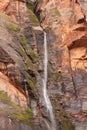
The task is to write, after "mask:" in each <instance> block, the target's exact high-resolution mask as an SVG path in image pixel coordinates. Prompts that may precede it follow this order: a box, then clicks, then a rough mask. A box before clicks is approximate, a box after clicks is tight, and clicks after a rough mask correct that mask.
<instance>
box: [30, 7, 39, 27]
mask: <svg viewBox="0 0 87 130" xmlns="http://www.w3.org/2000/svg"><path fill="white" fill-rule="evenodd" d="M28 14H29V19H30V21H31V23H32V24H33V25H35V26H40V23H39V21H38V19H37V17H36V16H35V14H34V13H33V12H32V10H30V9H28Z"/></svg>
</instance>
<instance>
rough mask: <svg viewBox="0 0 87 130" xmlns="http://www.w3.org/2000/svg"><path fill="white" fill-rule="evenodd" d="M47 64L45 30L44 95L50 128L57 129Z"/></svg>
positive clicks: (50, 129) (51, 129)
mask: <svg viewBox="0 0 87 130" xmlns="http://www.w3.org/2000/svg"><path fill="white" fill-rule="evenodd" d="M47 65H48V54H47V37H46V32H44V79H43V97H44V102H45V107H46V109H47V113H48V114H49V116H50V121H51V124H47V126H48V129H49V130H56V123H55V120H54V114H53V109H52V105H51V101H50V99H49V96H48V94H47Z"/></svg>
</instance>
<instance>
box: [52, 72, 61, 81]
mask: <svg viewBox="0 0 87 130" xmlns="http://www.w3.org/2000/svg"><path fill="white" fill-rule="evenodd" d="M58 78H62V74H61V73H60V72H56V73H55V74H54V75H53V77H52V79H53V81H57V80H58Z"/></svg>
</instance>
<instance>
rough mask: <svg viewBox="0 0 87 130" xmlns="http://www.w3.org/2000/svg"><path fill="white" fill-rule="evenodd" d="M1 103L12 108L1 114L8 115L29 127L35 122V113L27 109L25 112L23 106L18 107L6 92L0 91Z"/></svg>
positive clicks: (0, 111)
mask: <svg viewBox="0 0 87 130" xmlns="http://www.w3.org/2000/svg"><path fill="white" fill-rule="evenodd" d="M0 102H3V103H4V104H8V105H9V106H11V110H8V109H6V110H0V113H2V112H3V113H8V114H9V115H10V116H12V117H13V118H15V119H16V120H18V121H22V122H24V123H26V124H27V125H31V124H32V121H33V113H32V110H31V109H30V108H25V111H24V110H23V108H22V107H21V106H18V105H16V104H15V103H14V102H12V101H11V99H10V97H9V96H8V95H7V93H5V92H4V91H0Z"/></svg>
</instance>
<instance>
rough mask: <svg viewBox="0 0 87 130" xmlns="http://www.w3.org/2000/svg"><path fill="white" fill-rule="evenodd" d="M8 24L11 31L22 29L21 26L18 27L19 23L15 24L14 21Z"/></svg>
mask: <svg viewBox="0 0 87 130" xmlns="http://www.w3.org/2000/svg"><path fill="white" fill-rule="evenodd" d="M6 26H7V28H8V29H9V30H11V31H14V32H18V31H20V28H19V27H18V25H16V24H13V23H10V22H9V23H6Z"/></svg>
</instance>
